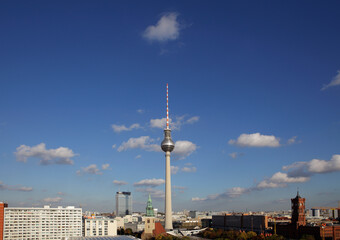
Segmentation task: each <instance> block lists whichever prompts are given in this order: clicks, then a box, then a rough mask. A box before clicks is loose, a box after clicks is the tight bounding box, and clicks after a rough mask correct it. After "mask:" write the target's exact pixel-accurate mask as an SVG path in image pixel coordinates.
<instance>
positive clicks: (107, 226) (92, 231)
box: [83, 218, 117, 237]
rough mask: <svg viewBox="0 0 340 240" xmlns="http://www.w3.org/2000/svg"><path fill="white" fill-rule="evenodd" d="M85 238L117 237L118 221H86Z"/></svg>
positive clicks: (101, 219)
mask: <svg viewBox="0 0 340 240" xmlns="http://www.w3.org/2000/svg"><path fill="white" fill-rule="evenodd" d="M83 227H84V236H85V237H90V236H116V235H117V221H115V220H114V219H110V218H95V219H91V218H86V219H84V225H83Z"/></svg>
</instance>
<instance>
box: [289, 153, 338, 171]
mask: <svg viewBox="0 0 340 240" xmlns="http://www.w3.org/2000/svg"><path fill="white" fill-rule="evenodd" d="M283 170H286V171H287V170H290V171H291V172H292V173H293V174H294V175H298V176H305V175H311V174H316V173H329V172H336V171H340V154H334V155H333V156H332V158H331V160H328V161H327V160H320V159H312V160H311V161H309V162H295V163H293V164H291V165H289V166H284V167H283Z"/></svg>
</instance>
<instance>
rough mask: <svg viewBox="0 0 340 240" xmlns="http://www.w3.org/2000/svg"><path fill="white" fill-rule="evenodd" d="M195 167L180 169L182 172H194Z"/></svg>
mask: <svg viewBox="0 0 340 240" xmlns="http://www.w3.org/2000/svg"><path fill="white" fill-rule="evenodd" d="M196 170H197V169H196V167H183V168H182V169H181V171H182V172H196Z"/></svg>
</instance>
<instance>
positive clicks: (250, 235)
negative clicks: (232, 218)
mask: <svg viewBox="0 0 340 240" xmlns="http://www.w3.org/2000/svg"><path fill="white" fill-rule="evenodd" d="M256 236H257V234H256V233H255V232H253V231H249V232H247V238H248V239H253V238H254V237H256Z"/></svg>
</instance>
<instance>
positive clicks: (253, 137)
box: [229, 133, 280, 147]
mask: <svg viewBox="0 0 340 240" xmlns="http://www.w3.org/2000/svg"><path fill="white" fill-rule="evenodd" d="M229 144H236V145H239V146H241V147H279V146H280V139H279V138H277V137H275V136H273V135H262V134H260V133H253V134H246V133H243V134H241V135H240V136H239V137H238V138H237V140H233V139H231V140H229Z"/></svg>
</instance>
